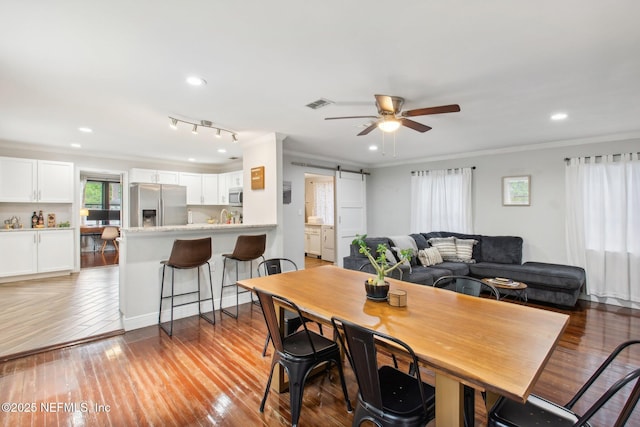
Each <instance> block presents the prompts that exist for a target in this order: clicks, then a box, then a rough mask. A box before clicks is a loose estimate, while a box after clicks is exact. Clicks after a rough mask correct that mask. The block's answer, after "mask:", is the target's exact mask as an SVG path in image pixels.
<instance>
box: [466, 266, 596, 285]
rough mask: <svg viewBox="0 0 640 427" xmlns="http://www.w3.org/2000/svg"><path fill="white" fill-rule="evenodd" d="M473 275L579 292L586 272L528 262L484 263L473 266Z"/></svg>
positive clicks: (568, 267) (580, 269)
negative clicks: (503, 278) (502, 278)
mask: <svg viewBox="0 0 640 427" xmlns="http://www.w3.org/2000/svg"><path fill="white" fill-rule="evenodd" d="M469 267H470V270H471V274H473V275H474V276H478V277H506V278H509V279H512V280H515V281H518V282H523V283H526V284H527V285H529V286H535V285H543V286H544V287H546V288H556V289H567V290H579V289H580V288H581V287H582V285H583V284H584V282H585V274H584V270H583V269H582V268H580V267H573V266H569V265H560V264H547V263H541V262H526V263H524V264H522V265H516V264H511V265H505V264H500V263H490V262H483V263H480V264H471V265H470V266H469Z"/></svg>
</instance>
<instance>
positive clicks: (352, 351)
mask: <svg viewBox="0 0 640 427" xmlns="http://www.w3.org/2000/svg"><path fill="white" fill-rule="evenodd" d="M331 323H332V324H333V327H334V330H335V331H339V330H340V329H342V330H343V331H344V337H345V340H346V346H345V345H344V344H345V343H344V341H343V340H342V335H341V334H340V333H338V337H339V338H340V341H341V343H342V347H343V348H344V349H346V353H347V358H348V359H349V363H350V364H351V367H352V368H353V372H354V373H355V375H356V380H357V381H358V387H359V393H360V396H361V398H362V400H363V401H364V402H366V403H367V404H369V405H371V406H373V407H375V408H376V409H377V410H379V411H383V402H382V392H381V387H383V386H384V385H383V384H380V376H379V374H378V369H379V368H380V365H379V364H380V360H378V357H377V354H378V352H377V346H378V345H384V344H385V343H387V344H391V345H392V346H394V347H400V348H401V349H403V350H404V351H406V353H407V354H408V355H409V358H410V359H411V361H412V362H413V366H418V359H417V358H416V355H415V353H414V352H413V350H412V349H411V347H409V345H408V344H406V343H404V342H403V341H400V340H399V339H397V338H394V337H391V336H389V335H386V334H383V333H380V332H377V331H374V330H371V329H368V328H365V327H363V326H360V325H357V324H355V323H352V322H349V321H347V320H343V319H339V318H336V317H332V318H331ZM413 371H414V377H415V378H416V381H417V383H418V384H421V383H422V379H421V378H420V369H414V370H413ZM419 389H420V397H421V401H422V402H423V406H424V411H425V413H428V408H427V404H426V403H425V395H424V390H423V387H419Z"/></svg>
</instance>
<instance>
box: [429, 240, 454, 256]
mask: <svg viewBox="0 0 640 427" xmlns="http://www.w3.org/2000/svg"><path fill="white" fill-rule="evenodd" d="M429 244H431V246H433V247H435V248H438V251H439V252H440V255H441V256H442V259H443V260H444V261H450V260H453V259H457V258H458V255H457V252H456V238H455V237H432V238H431V239H429Z"/></svg>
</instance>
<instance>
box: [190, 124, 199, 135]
mask: <svg viewBox="0 0 640 427" xmlns="http://www.w3.org/2000/svg"><path fill="white" fill-rule="evenodd" d="M191 133H193V134H194V135H197V134H198V125H193V129H191Z"/></svg>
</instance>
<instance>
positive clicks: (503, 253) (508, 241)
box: [477, 236, 522, 265]
mask: <svg viewBox="0 0 640 427" xmlns="http://www.w3.org/2000/svg"><path fill="white" fill-rule="evenodd" d="M477 261H478V262H480V261H482V262H495V263H499V264H518V265H519V264H520V263H521V262H522V238H521V237H514V236H482V252H481V258H480V259H478V260H477Z"/></svg>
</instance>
